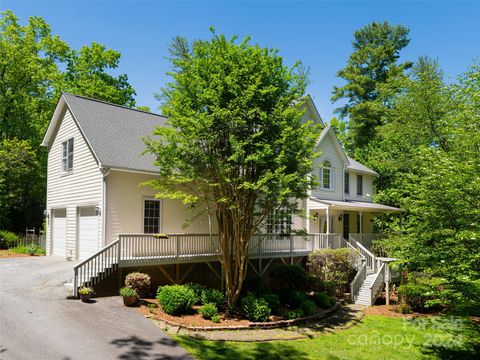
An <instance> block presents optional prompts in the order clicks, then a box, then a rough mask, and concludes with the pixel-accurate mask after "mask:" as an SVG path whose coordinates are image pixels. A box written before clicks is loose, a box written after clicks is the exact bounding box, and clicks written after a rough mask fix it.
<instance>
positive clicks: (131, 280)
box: [125, 272, 151, 297]
mask: <svg viewBox="0 0 480 360" xmlns="http://www.w3.org/2000/svg"><path fill="white" fill-rule="evenodd" d="M125 286H127V287H129V288H132V289H134V290H135V291H136V292H137V294H138V296H140V297H147V296H148V295H149V294H150V286H151V281H150V275H148V274H143V273H140V272H132V273H130V274H128V275H127V276H126V278H125Z"/></svg>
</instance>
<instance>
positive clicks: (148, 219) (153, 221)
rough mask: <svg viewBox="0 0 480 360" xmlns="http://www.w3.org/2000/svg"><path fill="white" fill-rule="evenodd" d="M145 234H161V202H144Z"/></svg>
mask: <svg viewBox="0 0 480 360" xmlns="http://www.w3.org/2000/svg"><path fill="white" fill-rule="evenodd" d="M143 232H144V233H145V234H158V233H159V232H160V200H155V199H144V200H143Z"/></svg>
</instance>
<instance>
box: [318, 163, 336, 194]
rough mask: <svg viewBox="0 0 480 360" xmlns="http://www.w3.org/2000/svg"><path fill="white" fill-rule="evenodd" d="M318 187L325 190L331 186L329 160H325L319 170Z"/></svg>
mask: <svg viewBox="0 0 480 360" xmlns="http://www.w3.org/2000/svg"><path fill="white" fill-rule="evenodd" d="M320 187H321V188H322V189H327V190H330V189H332V188H333V171H332V164H331V163H330V160H325V161H324V163H323V166H322V169H321V170H320Z"/></svg>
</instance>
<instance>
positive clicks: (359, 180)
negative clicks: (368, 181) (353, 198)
mask: <svg viewBox="0 0 480 360" xmlns="http://www.w3.org/2000/svg"><path fill="white" fill-rule="evenodd" d="M357 195H360V196H362V195H363V176H362V175H357Z"/></svg>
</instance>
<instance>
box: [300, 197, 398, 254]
mask: <svg viewBox="0 0 480 360" xmlns="http://www.w3.org/2000/svg"><path fill="white" fill-rule="evenodd" d="M306 205H307V214H308V215H309V216H308V217H307V219H306V226H305V227H306V229H307V232H308V233H320V234H342V236H343V238H344V239H346V240H356V241H358V242H359V243H361V244H362V245H363V246H365V247H366V248H367V249H370V247H371V244H372V241H373V240H374V239H377V238H378V237H379V235H378V233H377V232H376V231H375V229H374V224H373V219H374V217H375V216H376V215H377V214H379V213H389V212H400V211H401V209H399V208H396V207H392V206H387V205H383V204H375V203H370V202H360V201H336V200H324V199H317V198H309V199H308V200H307V204H306Z"/></svg>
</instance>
